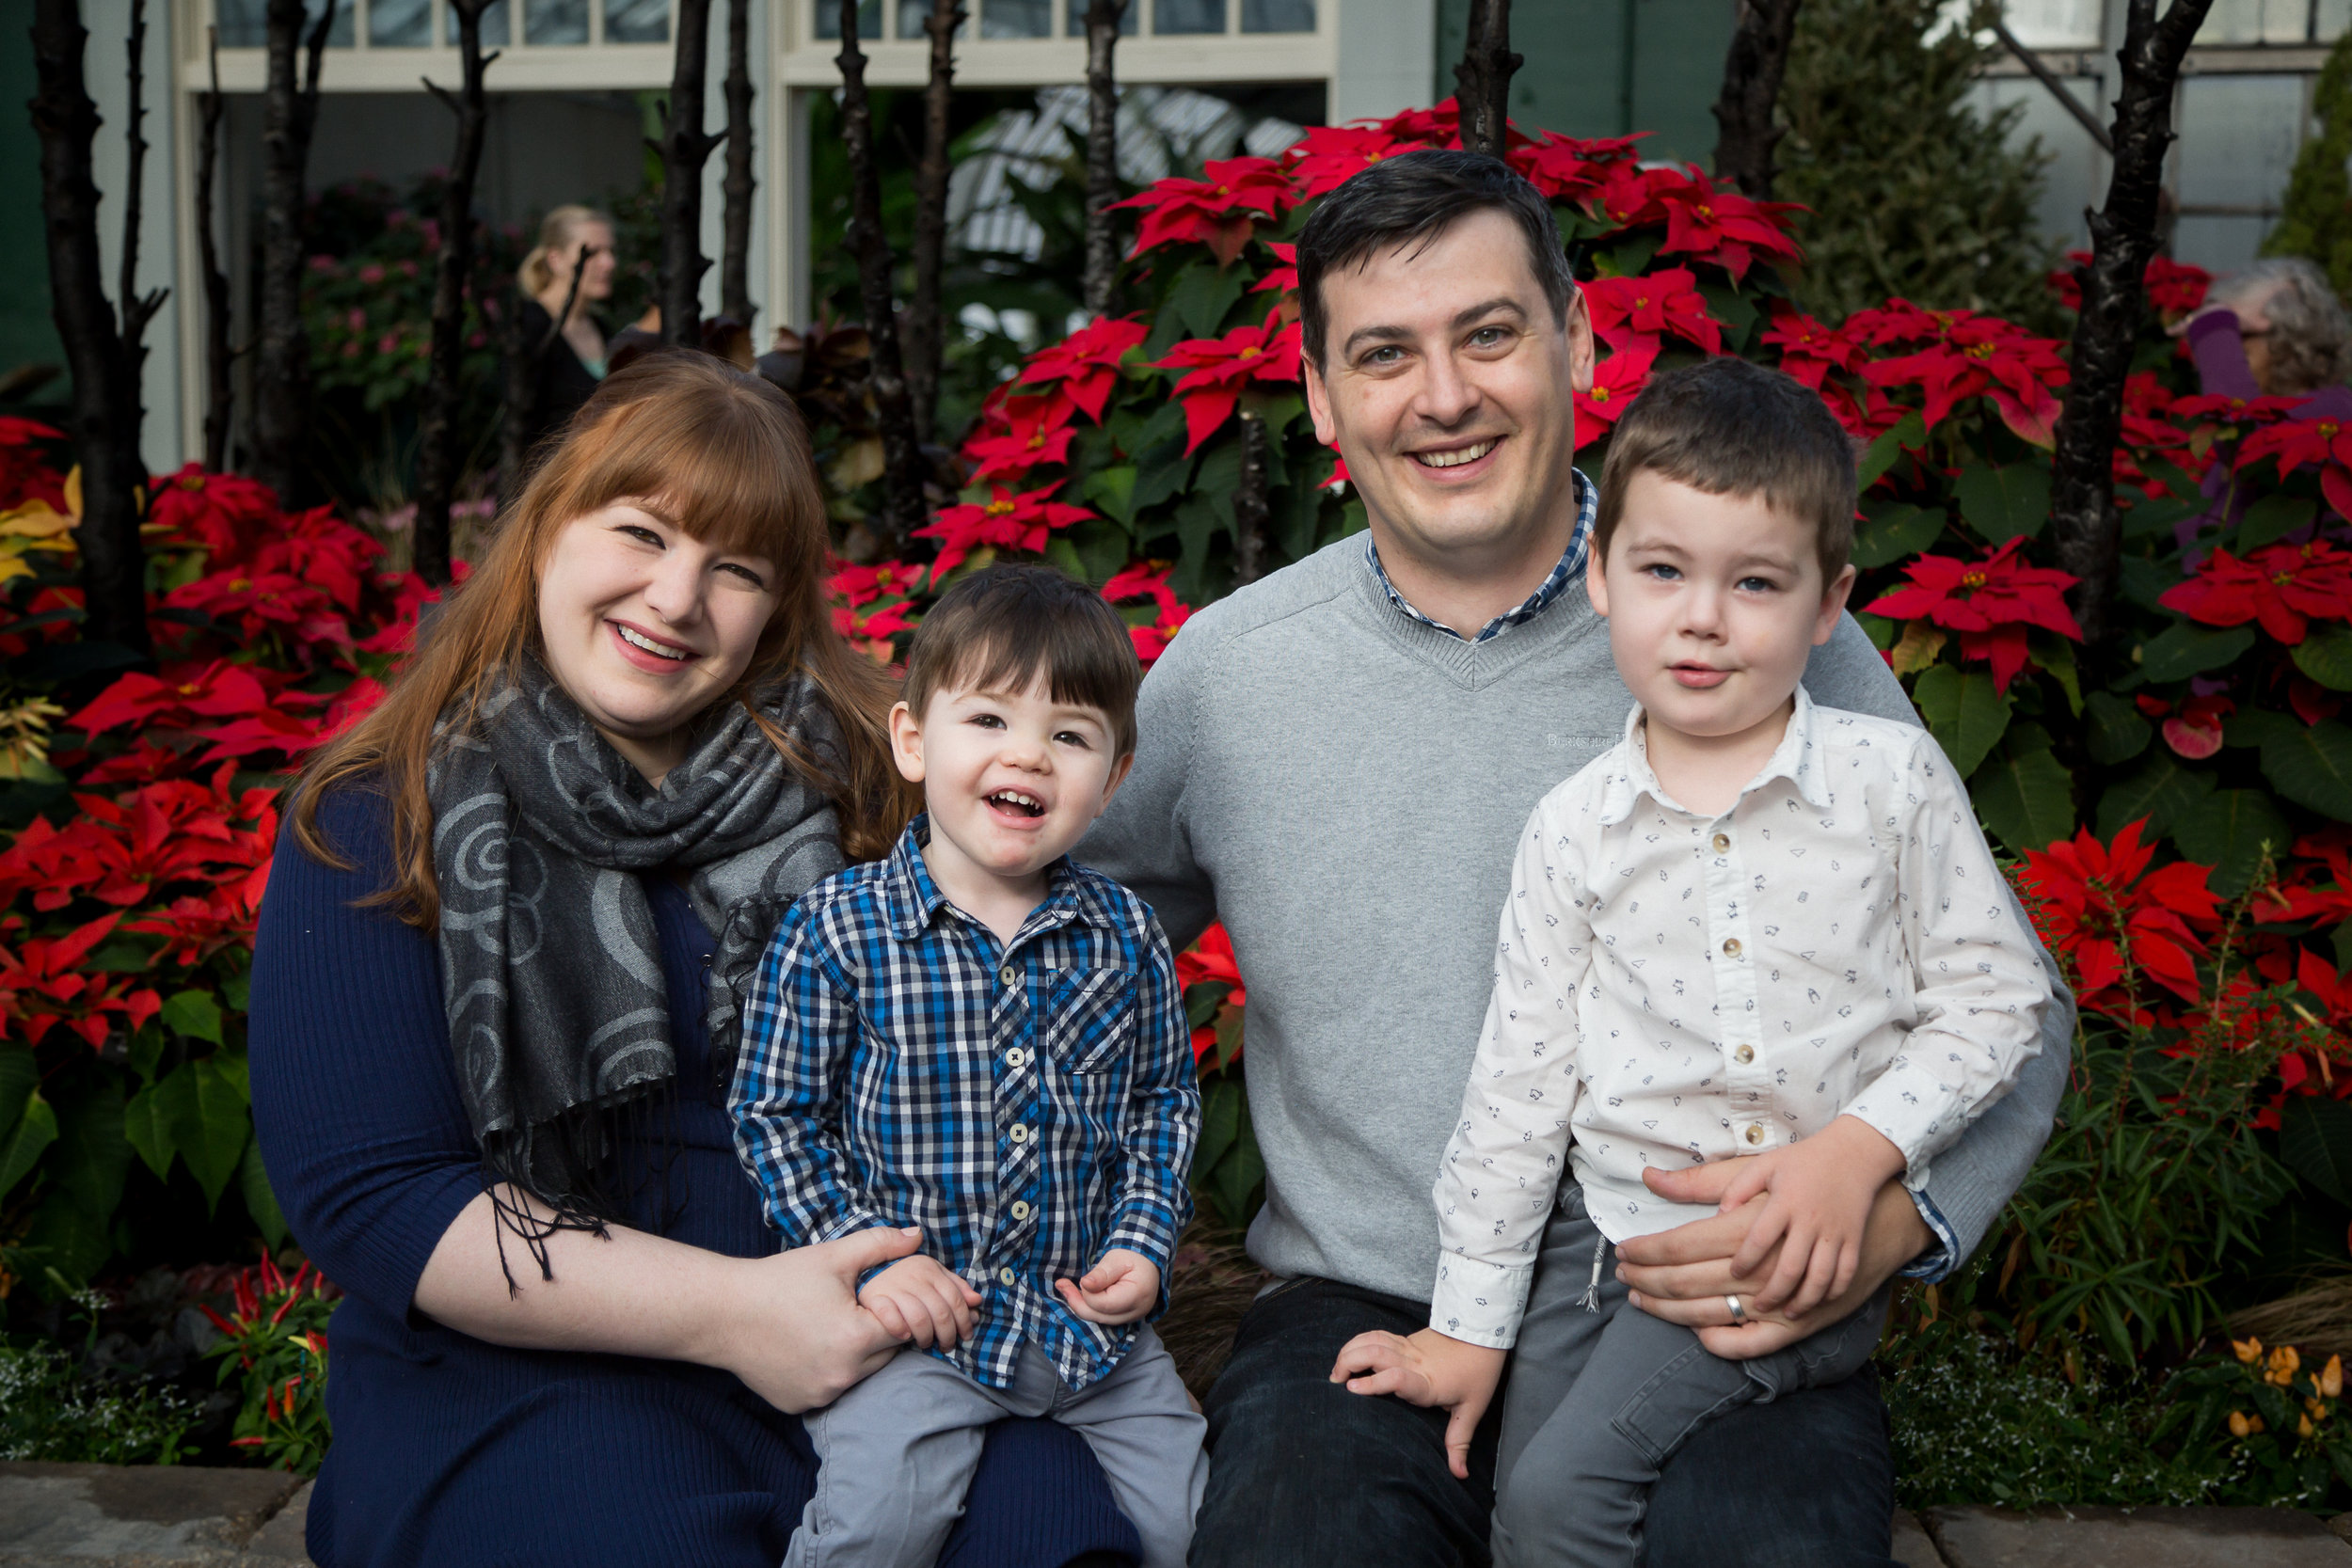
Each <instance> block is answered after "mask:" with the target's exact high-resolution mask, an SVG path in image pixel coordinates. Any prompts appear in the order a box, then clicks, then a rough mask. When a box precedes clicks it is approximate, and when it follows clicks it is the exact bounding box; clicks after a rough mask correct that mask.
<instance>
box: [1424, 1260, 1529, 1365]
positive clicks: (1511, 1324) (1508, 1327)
mask: <svg viewBox="0 0 2352 1568" xmlns="http://www.w3.org/2000/svg"><path fill="white" fill-rule="evenodd" d="M1534 1277H1535V1265H1534V1263H1532V1262H1528V1263H1488V1262H1485V1261H1482V1260H1481V1259H1476V1258H1470V1257H1465V1256H1464V1255H1463V1254H1461V1253H1458V1252H1448V1253H1442V1254H1440V1255H1439V1256H1438V1288H1437V1289H1436V1290H1435V1291H1432V1292H1431V1293H1430V1297H1429V1326H1430V1327H1432V1328H1434V1329H1436V1330H1437V1331H1438V1333H1440V1334H1442V1335H1444V1336H1445V1337H1446V1338H1449V1339H1459V1340H1461V1341H1462V1342H1463V1343H1464V1344H1466V1345H1484V1346H1486V1347H1487V1348H1488V1349H1490V1350H1509V1349H1510V1348H1511V1347H1512V1346H1513V1345H1515V1344H1517V1343H1518V1338H1519V1320H1520V1319H1522V1318H1524V1317H1525V1316H1527V1290H1528V1286H1529V1285H1530V1284H1531V1283H1532V1282H1533V1281H1534Z"/></svg>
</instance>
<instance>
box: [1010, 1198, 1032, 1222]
mask: <svg viewBox="0 0 2352 1568" xmlns="http://www.w3.org/2000/svg"><path fill="white" fill-rule="evenodd" d="M1012 1217H1013V1218H1014V1219H1017V1220H1025V1219H1027V1218H1028V1217H1029V1206H1028V1204H1027V1203H1026V1202H1025V1201H1024V1200H1022V1199H1019V1198H1015V1199H1014V1200H1013V1205H1012Z"/></svg>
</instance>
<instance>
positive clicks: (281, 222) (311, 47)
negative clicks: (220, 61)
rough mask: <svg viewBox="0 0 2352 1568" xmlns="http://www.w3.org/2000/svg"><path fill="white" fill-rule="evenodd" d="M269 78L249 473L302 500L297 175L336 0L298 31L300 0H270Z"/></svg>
mask: <svg viewBox="0 0 2352 1568" xmlns="http://www.w3.org/2000/svg"><path fill="white" fill-rule="evenodd" d="M267 14H268V28H269V78H268V86H267V88H266V89H265V91H264V93H263V96H262V308H261V318H262V319H261V332H260V339H261V348H260V354H261V358H260V362H259V363H258V364H257V365H256V367H255V371H254V397H253V476H254V477H255V478H256V479H258V480H260V481H261V482H262V483H264V484H266V485H268V486H269V487H270V488H271V489H273V490H275V491H277V492H278V499H279V500H281V501H283V502H284V503H285V504H287V505H288V506H294V505H296V504H298V503H299V502H300V500H301V499H303V498H302V491H303V490H304V488H305V485H304V483H303V481H304V478H305V475H306V471H307V470H306V469H305V467H304V466H303V459H302V443H303V437H304V436H305V435H306V434H307V432H308V430H309V428H310V334H309V333H308V332H307V331H306V330H305V329H304V327H303V325H302V269H303V262H304V257H303V246H302V216H303V213H302V209H303V178H304V174H305V171H306V170H307V169H308V168H309V166H310V133H311V132H312V131H313V130H314V129H316V128H317V125H318V109H319V69H320V66H321V64H322V62H323V61H324V59H325V56H326V33H327V29H328V28H329V27H330V26H332V25H333V24H334V21H335V7H334V3H333V0H324V3H323V4H322V6H321V8H320V11H319V14H318V19H317V20H316V21H315V22H313V23H312V24H310V36H309V37H308V38H307V39H306V38H305V37H304V36H303V21H304V12H303V0H269V10H268V13H267Z"/></svg>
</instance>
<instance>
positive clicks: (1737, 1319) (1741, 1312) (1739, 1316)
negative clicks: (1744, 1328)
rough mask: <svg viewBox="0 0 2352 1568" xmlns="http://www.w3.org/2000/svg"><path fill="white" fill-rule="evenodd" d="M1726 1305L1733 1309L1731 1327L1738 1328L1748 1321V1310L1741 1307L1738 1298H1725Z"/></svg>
mask: <svg viewBox="0 0 2352 1568" xmlns="http://www.w3.org/2000/svg"><path fill="white" fill-rule="evenodd" d="M1724 1306H1725V1307H1730V1308H1731V1326H1732V1327H1734V1328H1738V1327H1739V1326H1740V1324H1741V1323H1746V1322H1747V1321H1748V1309H1747V1308H1746V1307H1742V1306H1740V1298H1739V1297H1738V1296H1725V1297H1724Z"/></svg>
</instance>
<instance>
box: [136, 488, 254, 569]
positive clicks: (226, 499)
mask: <svg viewBox="0 0 2352 1568" xmlns="http://www.w3.org/2000/svg"><path fill="white" fill-rule="evenodd" d="M148 485H149V493H150V494H151V495H152V496H153V497H154V498H155V499H154V501H153V502H152V503H151V505H150V507H149V508H148V514H147V520H148V522H149V523H150V524H151V525H153V526H155V527H158V528H160V529H162V530H163V531H164V537H165V538H166V539H167V540H171V541H174V542H177V543H181V544H187V545H193V546H197V547H198V548H199V549H205V550H210V551H211V552H212V553H213V554H214V556H215V558H216V559H215V561H214V562H213V564H214V565H215V566H226V565H229V564H230V563H231V562H234V561H236V560H240V559H242V558H243V556H242V552H243V551H244V550H246V548H247V547H249V546H250V545H251V544H252V543H253V542H254V541H255V540H256V539H258V538H259V537H260V536H261V535H262V533H263V532H264V531H266V530H267V529H268V528H269V526H270V524H271V523H272V522H273V521H274V520H275V519H276V518H277V516H278V493H277V492H276V491H274V490H272V489H271V488H270V487H269V486H268V485H266V484H263V483H260V482H259V481H257V480H250V479H246V477H245V476H244V475H242V474H214V473H207V472H205V471H204V466H203V465H202V464H200V463H190V464H188V465H186V466H185V467H182V468H181V470H180V471H179V472H178V473H175V474H158V475H156V476H154V477H153V478H152V479H151V480H150V481H149V482H148Z"/></svg>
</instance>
